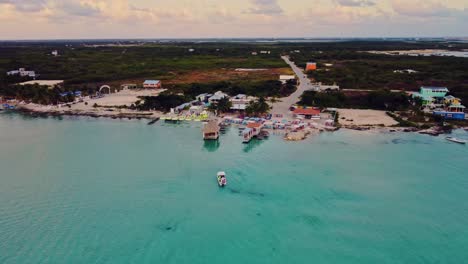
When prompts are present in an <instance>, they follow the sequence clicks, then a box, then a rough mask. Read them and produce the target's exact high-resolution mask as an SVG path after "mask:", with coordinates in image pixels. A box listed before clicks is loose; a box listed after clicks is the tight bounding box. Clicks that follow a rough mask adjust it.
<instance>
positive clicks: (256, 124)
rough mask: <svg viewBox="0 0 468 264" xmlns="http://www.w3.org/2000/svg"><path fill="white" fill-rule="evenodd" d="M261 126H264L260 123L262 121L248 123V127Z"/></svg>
mask: <svg viewBox="0 0 468 264" xmlns="http://www.w3.org/2000/svg"><path fill="white" fill-rule="evenodd" d="M261 126H262V124H260V123H248V124H247V127H248V128H259V127H261Z"/></svg>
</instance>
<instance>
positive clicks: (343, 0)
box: [336, 0, 375, 7]
mask: <svg viewBox="0 0 468 264" xmlns="http://www.w3.org/2000/svg"><path fill="white" fill-rule="evenodd" d="M336 2H337V3H338V4H339V5H342V6H351V7H361V6H374V5H375V2H374V1H371V0H336Z"/></svg>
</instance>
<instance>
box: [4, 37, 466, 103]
mask: <svg viewBox="0 0 468 264" xmlns="http://www.w3.org/2000/svg"><path fill="white" fill-rule="evenodd" d="M122 44H124V45H123V46H120V43H119V45H115V43H112V42H96V43H90V42H89V43H84V42H82V41H69V42H45V43H44V42H43V43H39V42H37V43H35V42H27V43H19V42H10V43H0V94H2V95H8V96H17V94H18V95H19V98H21V99H30V100H33V101H35V102H56V101H57V100H58V99H57V98H55V97H56V92H58V91H55V92H54V91H52V92H51V91H45V90H37V89H36V92H27V91H23V90H22V89H23V88H19V87H16V86H12V85H13V84H14V83H18V82H20V81H25V80H26V79H25V78H18V77H11V76H6V74H5V72H6V71H9V70H13V69H17V68H19V67H25V68H27V69H29V70H35V71H36V72H37V73H39V74H41V76H40V79H60V80H65V85H64V87H65V89H64V90H71V91H72V90H82V91H83V92H84V93H85V94H91V93H92V92H93V91H95V90H96V88H97V87H98V86H99V85H100V84H103V83H109V84H115V85H117V84H119V83H120V82H123V81H125V82H130V83H139V82H140V81H141V80H143V79H150V78H151V79H161V80H163V83H168V82H169V81H171V80H175V79H177V80H179V81H178V82H176V81H174V82H173V85H170V86H169V85H168V86H166V87H167V88H170V90H171V91H173V93H174V94H178V93H180V92H182V93H183V94H184V95H185V96H182V97H184V98H185V99H186V100H189V99H190V98H193V97H194V96H196V95H197V94H200V93H204V92H215V91H218V90H221V91H224V92H226V93H228V94H230V95H235V94H239V93H243V94H247V95H253V96H258V97H282V96H287V95H289V94H291V93H292V92H294V90H295V86H294V84H292V83H288V84H286V85H281V84H279V83H278V82H277V81H276V80H274V79H275V78H276V77H274V78H271V77H270V76H268V75H266V76H267V77H266V79H255V78H256V77H255V76H256V75H253V76H254V77H253V78H254V79H247V78H246V79H242V76H243V75H242V74H240V75H235V76H236V77H235V78H234V77H232V76H225V77H226V78H216V77H217V76H216V73H217V71H218V70H220V72H223V71H222V70H223V69H235V68H283V67H287V65H286V64H285V62H284V61H283V60H281V58H280V55H281V54H288V55H290V56H291V59H292V60H294V61H295V62H296V63H297V64H298V65H299V66H305V63H306V62H307V61H315V62H317V63H318V68H319V69H318V70H317V71H315V72H312V73H311V74H310V77H311V78H313V79H315V80H316V81H318V82H323V83H327V84H332V83H337V84H338V85H340V87H341V88H342V89H366V90H367V89H369V90H382V89H404V90H416V89H418V88H419V86H421V85H437V86H447V87H448V88H449V89H450V91H451V93H452V94H453V95H454V96H457V97H460V98H461V99H462V100H464V101H465V102H467V101H468V71H467V70H466V69H468V59H466V58H455V57H410V56H389V55H377V54H370V53H367V52H364V51H369V50H407V49H447V50H462V49H468V44H466V43H456V42H453V43H450V42H437V41H434V42H430V41H424V42H417V41H414V42H404V41H401V42H400V41H377V40H376V41H349V42H323V43H261V44H260V43H218V42H213V43H143V42H139V43H136V42H122ZM55 49H56V50H58V51H59V54H60V56H58V57H53V56H51V55H49V54H50V52H51V51H52V50H55ZM189 49H194V51H193V52H190V51H189ZM260 50H268V51H270V52H271V53H270V54H258V55H257V56H253V55H251V53H252V51H257V52H258V51H260ZM294 50H299V51H300V52H299V53H296V52H292V51H294ZM325 63H331V64H333V66H330V67H326V66H325ZM404 69H413V70H416V71H418V73H414V74H406V73H394V70H404ZM207 71H211V73H212V74H214V75H205V76H204V78H201V79H197V76H198V75H197V74H194V75H193V76H191V75H190V76H189V74H190V73H194V72H196V73H199V72H201V73H202V72H207ZM220 74H222V73H220ZM181 76H184V77H185V76H187V78H186V79H183V78H180V77H181ZM207 76H208V77H207ZM211 76H213V77H211ZM273 76H274V75H273ZM198 77H199V76H198ZM222 77H224V76H222ZM210 78H212V79H213V80H211V79H210ZM263 78H265V76H264V77H263ZM181 79H182V81H180V80H181ZM225 79H226V80H227V81H219V80H225ZM11 89H13V90H11ZM39 91H41V94H43V95H38V94H32V93H37V92H39ZM346 96H347V97H348V95H346ZM41 97H42V98H41ZM305 97H306V98H307V95H306V96H305ZM34 98H35V99H34ZM161 99H162V98H161ZM165 99H170V100H172V99H174V98H167V97H166V98H165ZM305 100H306V99H305ZM323 100H332V102H329V104H333V103H343V102H342V101H343V100H342V98H340V95H336V96H335V98H333V97H329V98H322V100H321V101H323ZM333 100H335V102H333ZM368 100H370V99H369V98H367V99H365V100H364V102H361V103H359V104H360V105H370V106H372V104H373V103H372V102H368ZM351 101H354V99H353V100H351ZM359 104H358V105H359ZM376 104H377V106H378V107H379V108H382V105H381V104H380V103H376ZM345 105H353V103H350V102H349V100H348V103H346V104H345ZM163 108H165V107H163ZM385 108H386V109H387V108H388V107H385Z"/></svg>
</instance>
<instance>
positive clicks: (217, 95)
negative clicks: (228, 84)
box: [208, 91, 229, 103]
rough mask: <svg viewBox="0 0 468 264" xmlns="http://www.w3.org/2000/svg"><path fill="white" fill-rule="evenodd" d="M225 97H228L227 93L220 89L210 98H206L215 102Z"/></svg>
mask: <svg viewBox="0 0 468 264" xmlns="http://www.w3.org/2000/svg"><path fill="white" fill-rule="evenodd" d="M225 97H228V98H229V95H227V94H225V93H223V92H221V91H217V92H216V93H214V95H213V96H211V97H210V98H208V102H210V103H216V102H218V101H219V100H221V99H223V98H225Z"/></svg>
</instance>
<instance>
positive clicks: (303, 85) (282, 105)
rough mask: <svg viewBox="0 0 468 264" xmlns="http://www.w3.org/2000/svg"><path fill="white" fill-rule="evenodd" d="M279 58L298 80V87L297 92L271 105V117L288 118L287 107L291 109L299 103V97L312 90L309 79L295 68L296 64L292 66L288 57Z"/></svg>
mask: <svg viewBox="0 0 468 264" xmlns="http://www.w3.org/2000/svg"><path fill="white" fill-rule="evenodd" d="M281 58H282V59H283V60H284V61H285V62H286V63H287V64H288V65H289V66H290V67H291V68H292V70H293V71H294V73H295V74H296V76H297V77H298V79H299V85H298V86H297V90H296V91H295V92H294V93H293V94H291V95H290V96H288V97H284V98H281V99H280V100H281V102H276V103H274V104H273V106H272V107H273V108H272V110H271V113H272V114H273V117H274V116H275V115H276V114H282V115H284V116H285V117H289V116H290V115H291V114H290V112H289V107H291V105H293V104H295V103H297V102H298V101H299V97H301V95H302V94H303V93H304V91H306V90H310V89H312V88H313V87H312V84H311V82H310V80H309V78H307V75H306V74H305V73H304V72H303V71H302V69H301V68H299V67H297V66H296V64H294V62H292V61H290V60H289V57H287V56H282V57H281Z"/></svg>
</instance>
